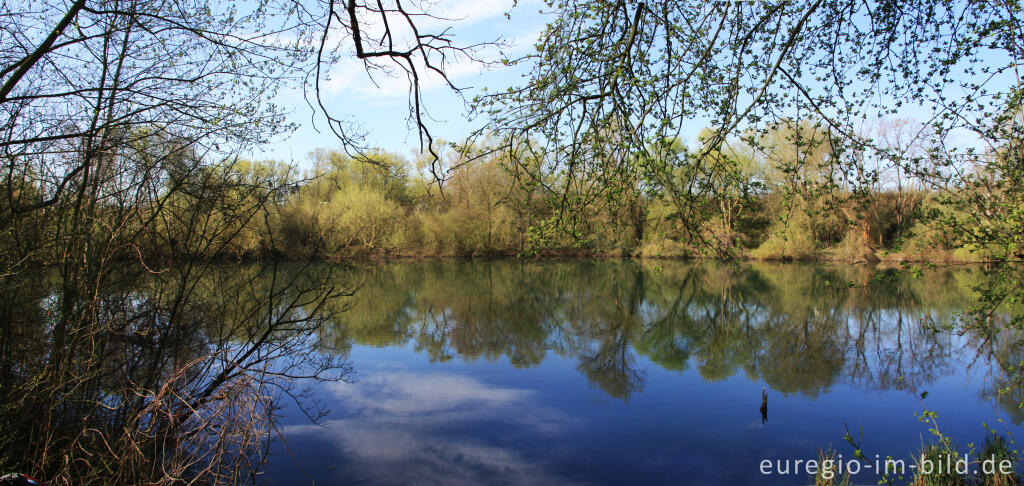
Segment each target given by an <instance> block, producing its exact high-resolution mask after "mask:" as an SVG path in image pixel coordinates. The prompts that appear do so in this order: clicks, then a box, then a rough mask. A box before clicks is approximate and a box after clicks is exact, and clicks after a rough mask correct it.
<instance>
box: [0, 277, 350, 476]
mask: <svg viewBox="0 0 1024 486" xmlns="http://www.w3.org/2000/svg"><path fill="white" fill-rule="evenodd" d="M53 274H54V275H55V274H56V272H53ZM40 275H41V277H36V276H32V277H29V278H26V279H23V281H14V280H13V279H11V278H8V279H7V280H6V281H5V283H6V284H7V285H9V288H8V289H7V290H8V291H6V292H4V293H3V294H2V295H3V297H4V299H6V301H5V302H3V303H2V304H3V305H2V307H0V308H2V312H3V314H4V315H3V319H4V321H5V322H6V323H8V324H7V325H6V326H3V327H2V328H0V329H2V331H0V332H2V333H3V336H2V338H3V339H2V343H3V350H2V353H0V390H2V391H3V395H4V401H3V404H2V405H0V417H2V418H3V422H2V430H0V464H3V466H4V467H5V468H9V469H11V470H20V471H26V472H32V473H33V474H37V475H40V476H42V477H44V478H46V479H48V480H50V481H51V483H53V484H65V483H72V484H143V483H157V482H160V483H163V482H166V483H173V482H174V481H176V480H179V479H186V480H193V481H198V482H199V483H211V484H212V483H217V484H223V483H229V484H230V483H239V482H247V481H251V479H252V478H253V474H254V473H256V472H257V471H258V468H259V465H260V463H261V461H262V459H263V453H264V451H265V450H266V445H267V439H268V438H270V437H271V436H272V433H273V423H274V411H275V410H276V409H277V407H278V406H279V402H280V400H281V399H282V397H289V398H294V399H296V400H297V401H298V402H299V403H300V404H302V405H304V406H305V407H306V408H305V410H306V411H307V413H309V414H310V416H311V417H315V416H317V415H318V413H319V409H318V408H317V407H316V404H315V403H311V402H310V401H308V400H303V396H304V390H303V389H301V388H299V387H298V386H297V385H299V384H303V383H304V384H307V385H308V384H309V383H310V382H309V381H306V380H297V378H312V379H339V378H343V377H344V376H345V374H346V373H347V372H348V364H347V363H346V362H345V361H344V358H343V356H344V351H345V349H344V348H343V347H339V346H338V344H339V343H341V344H344V343H347V341H346V340H345V339H343V338H339V337H338V336H336V335H335V334H333V333H334V332H336V328H335V327H328V328H324V327H323V324H324V323H325V322H327V320H328V319H332V318H334V317H335V316H336V312H337V311H339V310H343V309H342V307H343V305H344V304H343V303H344V302H345V299H344V297H345V296H347V295H350V294H351V291H352V289H351V288H350V287H349V286H348V285H346V282H348V281H349V279H348V278H347V277H346V276H345V275H344V272H343V271H340V270H339V269H338V268H334V267H329V266H308V265H307V266H291V267H288V268H286V267H283V266H280V265H250V266H244V267H239V266H210V265H199V264H191V263H183V264H179V265H171V266H169V267H168V269H167V270H166V271H164V272H161V273H156V274H154V273H149V272H141V273H126V272H117V271H109V272H104V273H103V275H104V276H105V278H106V279H108V280H105V281H104V282H101V283H97V285H96V287H95V288H97V289H103V291H102V292H96V293H94V294H92V295H85V296H82V295H81V294H70V293H68V292H66V291H65V290H66V289H64V288H62V287H61V286H60V285H59V283H60V282H58V281H56V279H50V278H48V276H49V275H50V273H48V271H47V270H46V269H41V270H40ZM325 346H333V348H332V349H333V350H334V351H336V352H340V354H338V353H323V352H321V351H322V349H324V347H325ZM29 418H30V419H29Z"/></svg>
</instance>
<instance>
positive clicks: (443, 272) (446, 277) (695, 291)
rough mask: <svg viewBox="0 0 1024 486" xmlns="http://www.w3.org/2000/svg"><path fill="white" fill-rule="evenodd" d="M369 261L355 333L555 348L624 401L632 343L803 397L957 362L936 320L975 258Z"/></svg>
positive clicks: (437, 348) (491, 356) (661, 356)
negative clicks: (902, 262)
mask: <svg viewBox="0 0 1024 486" xmlns="http://www.w3.org/2000/svg"><path fill="white" fill-rule="evenodd" d="M364 270H365V272H366V276H365V284H364V285H363V286H362V287H361V289H360V291H359V293H358V295H357V298H356V300H355V302H354V303H353V305H352V308H351V309H349V310H348V312H346V313H345V314H344V316H343V319H342V321H340V322H337V323H335V326H336V331H335V332H336V333H337V334H338V335H341V334H345V335H346V336H347V338H348V339H349V340H350V341H351V342H352V343H356V344H362V345H372V346H394V345H402V344H405V343H406V342H412V343H413V344H414V346H415V349H416V351H419V352H422V353H425V354H426V355H427V356H428V357H429V359H430V360H432V361H437V362H444V361H448V360H450V359H453V358H455V357H458V358H459V359H462V360H468V361H473V360H476V359H484V360H489V361H493V360H496V359H499V358H502V357H504V358H507V359H508V360H509V362H510V363H512V364H513V365H514V366H517V367H530V366H535V365H537V364H539V363H541V362H542V361H543V360H544V358H545V356H547V354H548V353H554V354H556V355H559V356H562V357H571V358H573V359H574V360H575V361H576V363H577V365H576V369H577V370H578V371H579V372H580V373H581V374H582V375H583V376H585V377H586V378H587V380H589V381H590V383H592V384H593V385H594V386H596V387H598V388H600V389H601V390H603V391H604V392H606V393H607V394H608V395H610V396H612V397H615V398H620V399H623V400H626V401H628V400H629V399H630V397H631V396H633V395H634V394H636V393H638V392H641V391H642V390H643V389H644V382H645V377H644V371H643V370H641V369H638V367H637V366H636V363H637V356H638V355H639V356H643V357H645V358H646V359H649V360H650V361H652V362H654V363H657V364H658V365H660V366H661V367H662V368H664V369H667V370H675V371H684V370H687V369H689V368H690V367H694V368H696V370H697V371H698V372H699V373H700V376H701V377H703V378H704V379H705V380H711V381H714V380H722V379H724V378H727V377H730V376H733V375H735V374H737V373H740V372H742V373H743V375H744V376H746V377H748V378H750V379H760V380H763V381H764V382H766V383H767V384H768V385H769V386H770V387H771V389H773V390H775V391H778V392H782V393H787V394H789V393H800V394H803V395H806V396H808V397H814V396H817V395H818V394H820V393H822V392H823V391H826V390H828V389H829V387H831V386H833V385H835V384H836V383H850V384H855V385H856V386H858V387H862V388H866V389H873V390H888V389H895V390H906V391H917V390H919V389H921V388H922V387H925V386H927V385H928V384H929V383H931V382H933V381H934V380H935V379H936V378H937V377H939V376H945V375H948V374H949V373H950V372H951V371H952V367H953V366H954V363H953V362H952V360H951V358H952V356H953V352H954V349H952V347H951V346H952V345H953V338H952V337H951V336H950V335H949V334H947V333H937V332H934V331H933V330H932V327H934V326H941V325H944V324H948V323H949V321H950V319H951V318H952V315H953V313H954V312H955V311H957V310H959V309H961V308H962V307H963V306H964V305H966V304H967V303H968V301H969V299H970V295H969V293H970V289H969V286H970V282H971V278H972V272H973V271H972V270H970V269H966V270H960V271H957V272H952V271H947V272H942V271H937V272H933V273H930V274H928V276H927V278H919V279H914V278H911V277H909V276H905V275H898V274H893V273H892V272H891V271H888V270H878V269H868V268H865V267H849V266H834V267H830V266H820V265H770V264H755V265H724V264H700V265H694V264H682V263H668V262H656V263H635V262H621V263H620V262H615V263H611V262H598V263H593V262H561V263H550V262H545V263H524V262H510V261H493V262H472V263H471V262H435V263H426V264H422V263H401V264H391V265H374V266H370V267H367V268H365V269H364ZM923 324H928V325H923ZM961 344H963V343H961Z"/></svg>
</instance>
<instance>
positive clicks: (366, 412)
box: [262, 260, 1024, 485]
mask: <svg viewBox="0 0 1024 486" xmlns="http://www.w3.org/2000/svg"><path fill="white" fill-rule="evenodd" d="M980 272H981V271H980V269H977V268H956V269H937V270H927V271H925V272H924V274H923V275H919V276H917V278H915V276H914V275H912V274H911V272H896V271H894V270H891V269H889V270H887V269H882V268H869V267H864V266H848V265H820V264H816V265H809V264H767V263H755V264H712V263H700V264H694V263H683V262H672V261H644V262H634V261H557V262H523V261H507V260H499V261H428V262H397V263H380V264H365V265H362V266H360V267H358V268H357V272H356V273H357V274H358V275H360V279H361V286H360V288H359V290H358V292H357V293H356V294H355V296H354V297H353V298H352V302H351V307H350V308H349V309H348V310H347V311H346V312H345V313H344V314H342V318H341V320H340V321H338V322H332V323H330V324H329V326H331V329H328V330H326V331H325V332H327V333H329V334H331V336H332V339H333V342H334V343H336V346H335V348H336V350H335V351H334V352H335V353H340V354H342V355H344V356H345V357H347V359H348V360H349V362H350V364H351V366H352V367H353V370H354V372H353V373H351V374H350V375H349V376H348V379H347V381H345V382H336V383H335V382H330V383H318V384H315V386H314V387H313V388H312V398H313V399H315V400H317V401H319V402H321V403H322V404H324V405H326V407H327V408H329V409H330V412H329V414H328V415H326V416H325V417H323V418H322V419H321V420H320V421H319V422H318V423H316V424H314V423H311V422H310V421H309V419H308V418H307V417H306V416H305V415H303V414H302V413H301V412H300V410H299V409H298V408H297V407H295V406H285V407H284V408H283V410H281V414H282V417H283V420H282V421H283V424H282V428H281V430H280V433H281V436H282V437H283V439H284V441H283V442H276V443H275V444H274V445H273V448H272V452H273V453H272V455H271V459H270V462H269V464H268V467H267V470H266V474H265V476H264V477H263V479H262V481H263V482H264V483H266V484H308V483H311V482H314V481H315V483H316V484H410V483H415V484H446V485H447V484H808V483H809V482H810V479H809V476H808V475H807V474H806V473H805V472H804V470H803V469H801V468H802V467H804V465H802V464H800V463H796V462H795V461H797V460H801V461H806V460H813V459H818V458H819V450H822V449H824V450H826V451H827V450H830V449H831V450H832V451H833V452H832V453H833V454H834V456H833V457H834V460H835V461H836V462H834V463H833V464H835V465H838V464H841V463H842V462H843V461H848V460H850V459H852V458H853V457H852V456H853V454H854V447H853V446H852V445H851V444H850V442H849V441H848V440H845V439H844V435H846V434H847V431H849V433H850V436H851V438H852V440H853V441H854V442H855V443H857V444H859V445H860V446H861V447H862V450H863V453H864V454H865V455H866V457H867V458H868V459H869V461H868V462H867V463H861V465H860V467H859V468H858V469H859V470H860V471H859V473H858V474H857V475H856V476H855V478H854V479H855V481H856V482H857V483H860V484H873V483H875V482H876V481H877V476H876V473H875V471H874V470H873V468H874V467H875V466H877V464H878V462H876V459H880V461H885V458H886V456H892V457H893V458H894V459H897V460H903V461H904V462H905V464H906V465H907V466H909V465H911V464H913V460H914V458H915V457H916V456H917V454H918V453H919V452H920V450H921V447H922V444H927V443H930V442H933V441H934V438H933V437H932V435H931V434H930V433H929V427H931V425H929V424H926V423H924V422H922V421H921V420H919V418H918V417H919V416H920V415H921V414H922V412H923V411H925V410H930V411H935V412H937V413H938V417H937V419H936V420H937V424H938V427H939V429H940V430H941V432H942V433H944V434H947V435H949V436H952V437H953V438H954V441H955V442H956V444H958V445H961V446H966V444H968V443H975V444H980V443H981V442H982V441H983V440H984V439H985V437H986V434H987V432H986V430H985V428H984V427H983V425H982V424H983V423H985V424H987V425H988V426H989V427H990V428H992V429H993V430H996V431H998V432H999V433H1000V434H1002V435H1004V436H1005V435H1011V436H1016V434H1017V433H1019V432H1020V423H1021V420H1022V418H1024V416H1022V414H1021V411H1020V409H1019V408H1017V406H1016V399H1017V398H1018V397H1013V396H1008V395H1000V394H998V393H997V392H996V390H997V389H998V388H999V386H1000V382H999V380H1000V376H1001V374H1000V373H999V372H997V370H996V365H995V364H994V360H993V359H992V357H993V356H1000V355H1008V354H1010V353H1015V352H1016V351H1015V350H1016V348H1015V347H1013V346H1010V345H1008V344H1005V345H1004V344H1003V342H1004V341H1006V342H1009V340H1006V339H1002V340H1000V339H997V340H994V341H993V340H988V341H985V340H981V339H978V338H976V337H974V336H972V335H970V334H967V335H955V334H950V333H948V332H942V331H941V329H942V328H943V327H945V326H948V325H949V324H950V323H951V320H952V319H953V318H954V315H955V313H956V312H958V311H960V310H962V309H963V308H964V307H965V306H967V305H968V304H969V303H970V302H971V299H972V290H971V287H972V285H974V284H976V283H977V282H978V281H979V280H980V278H981V276H980ZM762 392H763V393H764V394H765V395H766V398H762ZM762 404H765V405H766V407H764V408H765V410H764V412H765V413H764V415H762ZM962 449H963V450H964V451H966V447H963V448H962ZM765 461H768V462H767V463H766V462H765ZM765 464H767V465H768V466H767V468H766V467H765ZM1018 470H1019V469H1018ZM851 471H852V469H851ZM907 472H908V475H909V472H910V470H909V469H908V470H907Z"/></svg>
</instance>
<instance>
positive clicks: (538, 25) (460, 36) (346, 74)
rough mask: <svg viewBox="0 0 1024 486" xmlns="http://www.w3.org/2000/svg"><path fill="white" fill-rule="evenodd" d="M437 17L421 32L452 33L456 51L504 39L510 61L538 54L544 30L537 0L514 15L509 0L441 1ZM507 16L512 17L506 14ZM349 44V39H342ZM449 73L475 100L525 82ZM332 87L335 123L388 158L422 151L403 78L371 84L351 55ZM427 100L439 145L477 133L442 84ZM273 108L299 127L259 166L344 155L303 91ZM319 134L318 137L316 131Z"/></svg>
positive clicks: (463, 66)
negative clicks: (325, 152) (352, 128)
mask: <svg viewBox="0 0 1024 486" xmlns="http://www.w3.org/2000/svg"><path fill="white" fill-rule="evenodd" d="M424 7H426V8H429V11H430V12H431V13H432V14H434V15H437V16H439V17H444V18H446V19H452V21H451V22H446V21H443V20H433V19H422V20H423V21H422V22H420V24H419V26H420V28H421V29H422V30H423V31H427V32H431V33H439V32H441V31H442V30H443V29H444V28H446V27H448V26H450V27H451V33H452V36H453V39H454V41H455V44H457V45H463V46H465V45H472V44H477V43H484V42H490V41H495V40H502V41H504V43H506V44H507V45H506V47H504V48H503V50H504V52H505V54H506V55H508V56H509V57H516V56H519V55H522V54H524V53H526V52H528V50H530V49H533V44H534V41H535V40H536V39H537V36H538V35H539V34H540V32H541V31H542V30H543V28H544V26H545V25H546V22H547V19H546V18H547V16H546V15H542V14H541V13H540V10H541V9H543V8H544V5H543V2H541V1H539V0H520V1H519V2H518V5H516V6H515V7H514V8H513V1H512V0H493V1H475V0H442V1H439V2H437V3H436V4H432V5H424ZM506 13H509V17H510V18H506V16H505V14H506ZM339 41H340V42H344V43H349V44H350V43H351V40H350V39H347V38H346V39H339ZM478 56H479V57H482V58H485V59H490V60H494V61H497V60H499V59H500V58H501V52H500V51H499V50H498V49H496V48H489V49H484V50H483V51H481V52H479V53H478ZM447 72H448V74H449V77H450V79H451V80H452V81H453V82H454V84H455V85H456V86H458V87H460V88H466V91H465V97H466V99H467V100H469V99H472V97H473V95H474V94H476V93H478V92H479V91H480V90H481V89H482V88H484V87H487V88H488V89H489V90H491V91H494V90H500V89H504V88H506V87H508V86H510V85H512V84H515V83H517V82H518V81H519V80H520V76H521V75H522V74H523V72H524V71H523V68H522V67H506V66H501V65H499V66H498V67H495V68H491V69H485V67H484V66H482V65H480V64H479V63H475V62H473V61H470V60H468V59H458V60H455V61H454V62H451V63H448V65H447ZM329 77H330V80H329V81H326V82H324V81H322V85H323V88H322V90H321V91H322V92H323V93H324V94H325V96H324V105H325V106H326V107H327V108H328V109H329V110H331V111H332V114H333V115H334V116H338V117H340V118H343V119H347V120H353V121H355V122H356V123H357V124H358V125H359V126H360V127H361V129H362V131H365V132H367V133H368V136H367V144H368V145H370V146H375V147H380V148H383V149H385V150H387V151H390V152H395V153H398V154H401V155H405V156H409V157H410V158H411V155H412V154H413V153H415V152H418V151H419V138H418V136H417V132H416V130H415V127H414V126H412V125H410V124H409V122H408V120H407V119H408V115H409V109H408V89H409V85H408V82H407V81H406V79H405V77H404V76H401V77H398V76H393V77H392V76H387V75H386V74H385V73H379V72H378V73H376V75H375V76H374V77H373V79H372V80H371V78H370V76H369V75H368V74H367V73H366V70H365V69H364V68H363V65H362V63H361V62H359V61H358V60H357V59H356V58H355V56H354V54H353V55H350V56H343V59H342V60H341V62H340V63H339V64H337V65H336V66H334V67H333V68H332V69H331V70H330V72H329ZM423 86H424V98H425V105H426V109H427V111H428V113H429V114H430V115H431V117H432V118H433V121H429V122H428V123H429V128H430V130H431V133H432V134H433V135H434V136H435V137H436V138H442V139H445V140H458V139H461V138H464V137H465V136H466V135H468V134H469V132H470V131H471V130H472V129H473V128H475V127H476V126H477V124H478V123H479V122H478V123H477V124H474V123H471V122H470V121H469V120H467V107H466V105H465V103H464V102H463V100H462V99H461V98H459V97H458V96H457V95H455V94H454V93H453V92H452V91H451V90H450V89H449V88H448V87H447V86H446V85H444V84H443V83H442V82H441V80H440V78H439V77H436V76H434V77H428V78H427V79H426V80H425V81H424V83H423ZM275 103H277V104H279V105H281V106H284V107H286V108H287V109H288V110H289V111H290V116H289V119H290V121H292V122H295V123H297V124H298V125H299V128H298V130H297V131H296V132H295V133H293V134H292V135H291V136H289V137H287V138H282V139H278V140H275V141H274V142H273V143H270V144H268V145H266V146H263V147H260V148H259V149H257V150H255V151H254V152H253V153H252V154H251V155H252V156H253V157H254V158H257V159H276V160H282V161H287V162H293V163H297V164H299V165H300V166H306V165H307V164H308V160H307V156H308V154H309V152H310V151H312V150H314V149H317V148H339V147H340V143H339V141H338V140H337V139H336V138H335V136H334V134H333V133H331V131H330V129H329V128H328V127H327V125H326V123H325V121H324V119H323V117H322V116H318V115H316V114H314V112H313V111H312V110H311V109H310V108H309V106H308V105H307V103H306V101H305V100H304V99H303V96H302V92H301V91H300V90H289V91H284V92H282V93H281V94H280V95H279V96H278V97H277V99H276V100H275ZM318 130H319V131H318Z"/></svg>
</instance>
